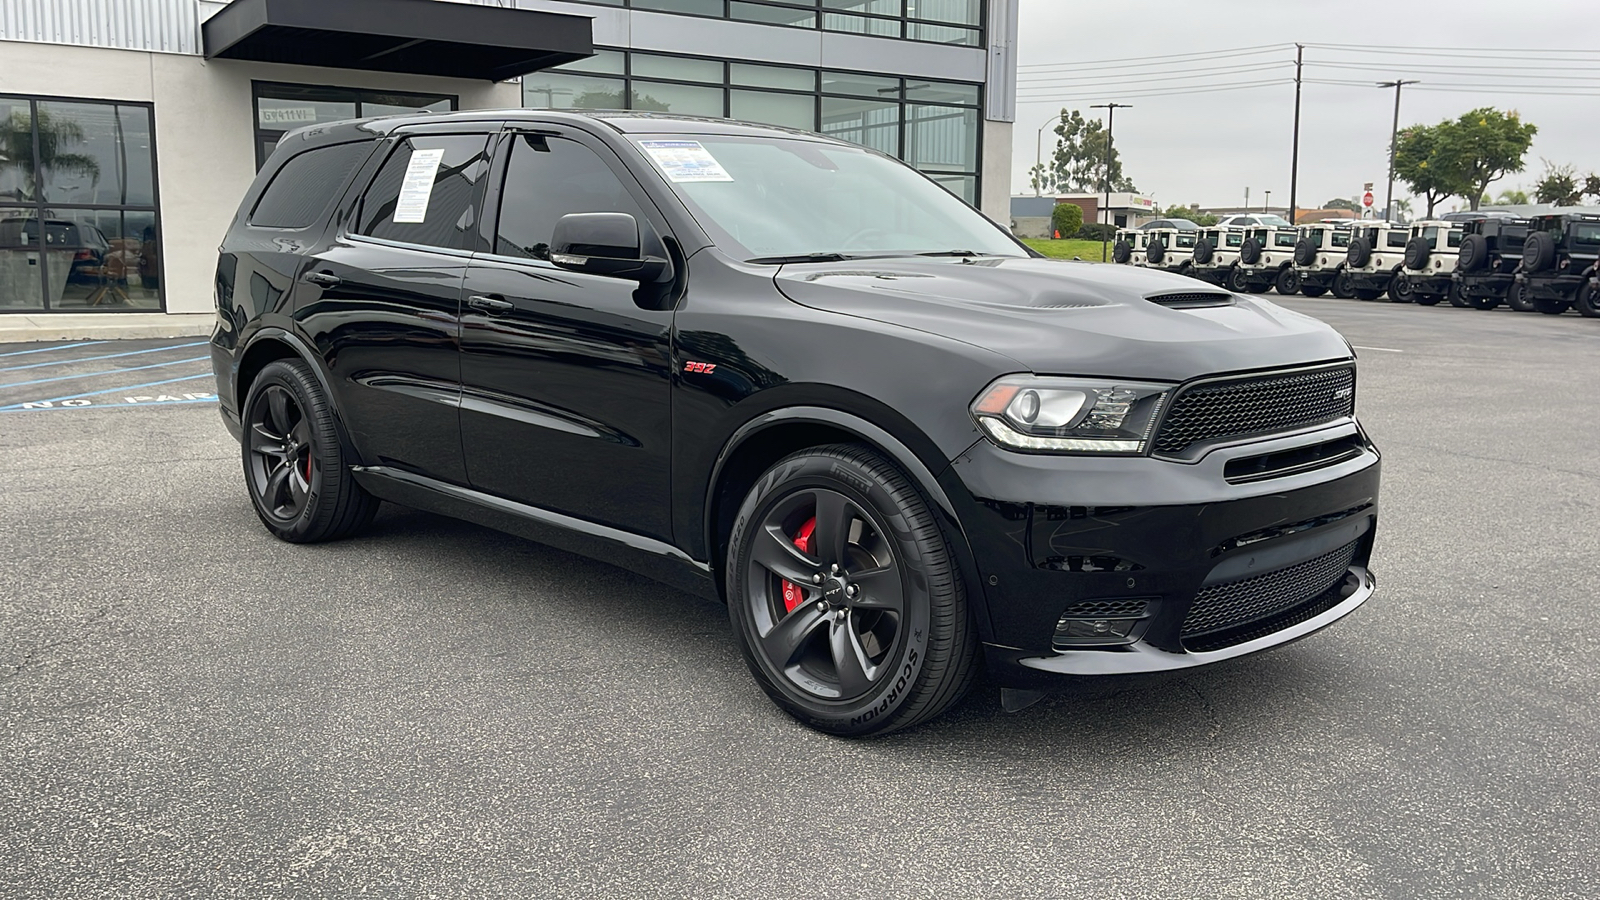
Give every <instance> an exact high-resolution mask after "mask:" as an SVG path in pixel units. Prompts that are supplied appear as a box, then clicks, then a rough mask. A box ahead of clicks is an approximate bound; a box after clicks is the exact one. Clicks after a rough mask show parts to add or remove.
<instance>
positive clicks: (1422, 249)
mask: <svg viewBox="0 0 1600 900" xmlns="http://www.w3.org/2000/svg"><path fill="white" fill-rule="evenodd" d="M1432 252H1433V248H1432V247H1430V246H1428V239H1427V238H1425V237H1423V236H1422V235H1417V236H1416V237H1414V238H1412V239H1411V240H1409V241H1406V252H1405V256H1404V261H1405V265H1406V268H1408V269H1426V268H1427V267H1428V255H1429V254H1431V253H1432Z"/></svg>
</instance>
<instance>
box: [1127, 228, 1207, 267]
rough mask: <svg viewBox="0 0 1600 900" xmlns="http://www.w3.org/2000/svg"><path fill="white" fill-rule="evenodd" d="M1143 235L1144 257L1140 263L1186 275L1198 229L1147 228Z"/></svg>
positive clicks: (1191, 259) (1191, 261)
mask: <svg viewBox="0 0 1600 900" xmlns="http://www.w3.org/2000/svg"><path fill="white" fill-rule="evenodd" d="M1140 234H1142V235H1144V255H1143V256H1144V259H1143V262H1142V263H1139V264H1140V265H1143V266H1144V267H1145V268H1149V269H1160V270H1162V271H1164V272H1177V273H1178V274H1180V275H1187V274H1188V269H1189V267H1190V266H1191V265H1193V263H1194V260H1193V254H1194V245H1195V243H1196V242H1197V239H1198V238H1199V236H1200V231H1199V229H1192V230H1191V229H1187V228H1147V229H1145V230H1143V231H1141V232H1140Z"/></svg>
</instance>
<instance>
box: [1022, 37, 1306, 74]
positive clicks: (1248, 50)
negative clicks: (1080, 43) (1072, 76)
mask: <svg viewBox="0 0 1600 900" xmlns="http://www.w3.org/2000/svg"><path fill="white" fill-rule="evenodd" d="M1293 46H1294V44H1290V43H1283V44H1257V45H1256V46H1253V47H1234V48H1231V49H1227V50H1201V51H1196V52H1194V53H1161V54H1157V55H1154V56H1124V57H1121V58H1119V59H1086V60H1079V61H1077V62H1070V63H1033V64H1030V65H1025V66H1017V69H1018V70H1022V69H1065V68H1084V67H1093V66H1103V65H1106V64H1107V63H1130V64H1140V63H1141V62H1143V61H1144V60H1150V62H1148V63H1144V64H1145V65H1161V64H1167V63H1172V62H1174V61H1177V60H1183V59H1194V58H1196V57H1222V58H1226V57H1228V56H1259V55H1261V54H1263V53H1269V52H1271V51H1274V50H1286V49H1288V48H1290V47H1293Z"/></svg>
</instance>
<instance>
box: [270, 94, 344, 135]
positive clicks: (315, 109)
mask: <svg viewBox="0 0 1600 900" xmlns="http://www.w3.org/2000/svg"><path fill="white" fill-rule="evenodd" d="M355 117H356V102H355V101H354V100H312V99H309V98H306V97H294V98H290V97H257V98H256V125H257V126H258V127H260V128H263V129H268V130H271V131H292V130H294V129H296V128H299V127H301V126H303V125H315V124H317V123H318V122H338V121H340V120H342V119H354V118H355Z"/></svg>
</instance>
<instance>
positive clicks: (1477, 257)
mask: <svg viewBox="0 0 1600 900" xmlns="http://www.w3.org/2000/svg"><path fill="white" fill-rule="evenodd" d="M1488 261H1489V239H1488V238H1486V237H1484V236H1483V235H1481V234H1469V235H1466V236H1464V237H1462V238H1461V249H1460V250H1459V251H1457V253H1456V268H1458V269H1460V270H1461V271H1463V272H1476V271H1478V270H1479V269H1481V268H1483V265H1484V263H1487V262H1488Z"/></svg>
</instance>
